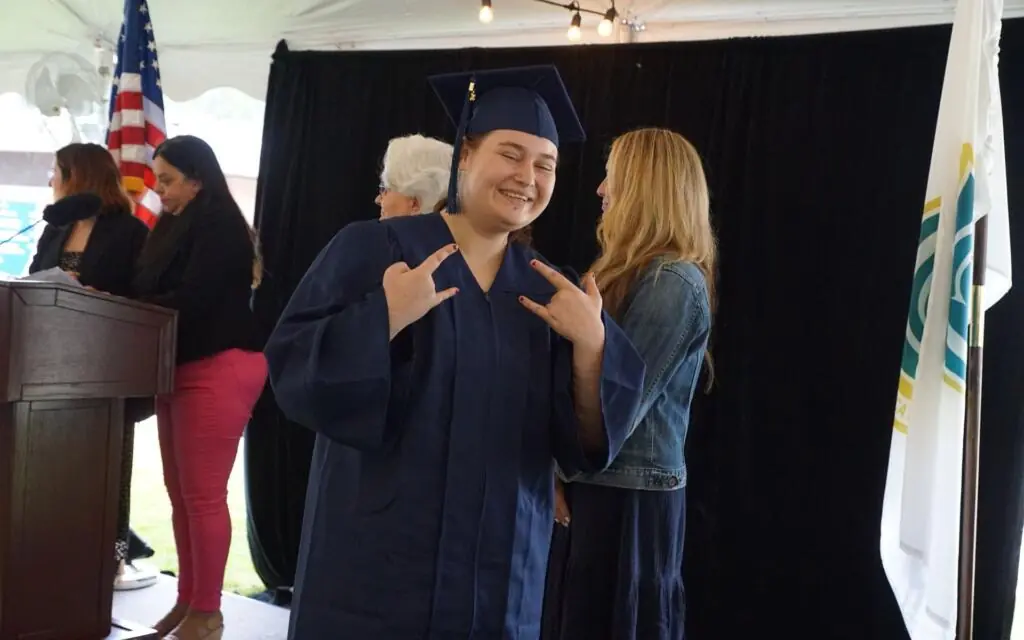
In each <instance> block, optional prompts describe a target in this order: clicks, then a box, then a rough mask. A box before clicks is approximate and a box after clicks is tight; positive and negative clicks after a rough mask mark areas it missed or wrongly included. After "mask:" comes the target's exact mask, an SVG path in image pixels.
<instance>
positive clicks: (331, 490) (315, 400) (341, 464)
mask: <svg viewBox="0 0 1024 640" xmlns="http://www.w3.org/2000/svg"><path fill="white" fill-rule="evenodd" d="M430 81H431V84H432V85H433V87H434V90H435V92H436V93H437V95H438V96H439V98H440V99H441V100H442V102H443V103H444V105H445V107H446V109H447V111H448V114H449V116H451V117H452V118H453V120H455V121H456V122H458V125H459V126H458V134H457V138H456V140H455V153H454V159H453V163H452V167H453V174H452V183H451V188H450V191H449V197H448V202H447V204H448V206H447V208H446V210H445V211H443V212H441V213H436V214H424V215H420V216H409V217H401V218H395V219H389V220H374V221H367V222H356V223H352V224H350V225H348V226H347V227H345V228H344V229H342V230H341V231H340V232H339V233H338V234H337V235H336V236H335V237H334V239H333V240H332V241H331V242H330V244H328V246H327V247H326V248H325V249H324V250H323V251H322V252H321V254H320V255H319V256H318V257H317V259H316V260H315V262H314V263H313V264H312V266H311V267H310V269H309V271H308V272H307V273H306V275H305V277H304V278H303V280H302V281H301V283H300V284H299V286H298V288H297V289H296V291H295V293H294V295H293V297H292V298H291V300H290V302H289V303H288V305H287V307H286V308H285V310H284V313H283V314H282V316H281V319H280V321H279V324H278V326H277V328H276V329H275V331H274V333H273V335H272V336H271V338H270V340H269V343H268V345H267V347H266V354H267V358H268V361H269V363H270V372H271V373H270V376H271V382H272V384H273V388H274V391H275V395H276V397H277V402H278V404H279V406H280V407H281V409H282V410H283V411H284V412H285V414H287V415H288V416H289V418H291V419H292V420H294V421H296V422H298V423H300V424H303V425H305V426H306V427H308V428H311V429H313V430H315V431H316V432H317V434H318V435H317V441H316V447H315V450H314V459H313V464H312V468H311V470H310V482H309V488H308V491H307V498H306V514H305V522H304V527H303V529H304V530H303V540H302V544H301V548H300V554H299V564H298V572H297V576H296V585H295V596H294V600H293V606H292V615H291V625H290V629H289V638H291V639H293V640H328V639H329V640H338V639H347V638H351V639H354V640H426V639H429V640H448V639H451V640H455V639H458V640H467V639H468V640H513V639H514V640H536V639H537V638H538V637H539V635H540V624H541V608H542V601H543V597H544V578H545V572H546V565H547V560H548V549H549V545H550V539H551V530H552V526H553V516H554V514H553V511H554V506H553V504H554V486H553V478H554V469H555V462H556V461H557V463H558V465H559V466H560V467H561V468H562V469H563V470H567V471H568V472H570V473H574V472H586V471H599V470H601V469H603V468H605V467H607V465H608V464H609V463H610V461H611V460H612V459H613V458H614V457H615V456H616V454H617V453H618V451H619V449H620V448H621V446H622V443H623V440H624V438H625V434H626V433H627V432H628V430H629V429H630V426H631V424H632V422H633V420H634V416H635V414H636V412H637V411H638V407H639V402H640V398H641V394H642V388H643V381H644V363H643V360H642V358H641V357H640V356H639V354H638V353H637V351H636V350H635V348H634V347H633V346H632V344H631V343H630V342H629V341H628V340H627V339H626V337H625V335H624V334H623V332H622V331H621V329H620V328H619V327H618V326H616V324H615V323H614V321H612V320H611V318H610V316H608V315H607V314H605V313H604V312H603V311H602V301H601V295H600V293H599V292H598V289H597V286H596V284H595V281H594V279H593V278H592V277H590V276H588V277H585V278H584V279H583V281H582V282H575V281H574V279H573V278H571V276H566V275H564V274H562V273H561V272H559V271H558V270H556V269H554V268H552V267H551V266H550V265H548V264H547V263H546V262H545V261H544V260H543V258H541V257H540V256H539V255H538V254H537V253H536V252H534V251H533V250H532V249H530V248H529V247H528V246H526V245H523V244H519V243H516V242H514V241H512V242H510V240H509V236H510V234H512V233H513V232H515V231H516V230H518V229H522V228H524V227H526V226H527V225H529V224H530V223H531V222H533V221H534V220H535V219H536V218H537V217H538V216H539V215H540V214H541V213H542V212H543V211H544V209H545V207H546V206H547V204H548V202H549V201H550V198H551V193H552V190H553V189H554V185H555V171H556V166H557V161H558V146H559V143H560V142H577V141H582V140H583V139H584V134H583V131H582V127H581V126H580V123H579V119H578V118H577V116H576V113H575V110H574V108H573V106H572V104H571V102H570V100H569V97H568V95H567V94H566V91H565V87H564V86H563V84H562V81H561V78H560V77H559V75H558V72H557V70H556V69H555V68H554V67H551V66H542V67H531V68H521V69H504V70H490V71H477V72H473V73H459V74H447V75H442V76H435V77H432V78H431V79H430Z"/></svg>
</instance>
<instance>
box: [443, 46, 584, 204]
mask: <svg viewBox="0 0 1024 640" xmlns="http://www.w3.org/2000/svg"><path fill="white" fill-rule="evenodd" d="M430 84H431V85H432V86H433V87H434V92H435V93H436V94H437V97H438V98H440V100H441V103H442V104H443V105H444V108H445V111H446V112H447V113H448V117H449V118H451V120H452V122H454V123H455V124H456V126H457V127H458V130H457V131H456V133H455V145H454V146H455V154H454V157H453V158H452V176H451V181H450V183H449V185H448V203H447V210H448V212H449V213H458V210H459V204H458V200H457V197H458V175H459V174H458V171H459V157H460V156H461V155H462V140H463V138H465V137H466V136H467V135H469V136H473V135H483V134H485V133H490V132H491V131H497V130H499V129H509V130H512V131H521V132H523V133H528V134H530V135H535V136H538V137H541V138H546V139H547V140H550V141H551V142H552V143H554V145H555V146H556V147H557V146H558V144H559V142H560V141H561V142H583V141H584V140H586V139H587V136H586V134H585V133H584V132H583V126H582V125H581V124H580V119H579V116H577V115H576V109H575V108H574V107H573V105H572V100H570V99H569V93H568V92H567V91H566V89H565V85H564V84H563V83H562V77H561V76H560V75H558V69H556V68H555V67H554V66H552V65H541V66H535V67H516V68H510V69H487V70H482V71H467V72H464V73H446V74H442V75H436V76H431V78H430Z"/></svg>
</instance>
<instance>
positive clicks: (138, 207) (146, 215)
mask: <svg viewBox="0 0 1024 640" xmlns="http://www.w3.org/2000/svg"><path fill="white" fill-rule="evenodd" d="M135 217H136V218H138V219H139V220H142V221H143V222H144V223H146V226H147V227H149V228H150V229H152V228H153V226H154V225H155V224H156V221H157V216H155V215H153V212H152V211H150V210H149V209H147V208H146V206H145V205H143V204H142V203H141V202H136V203H135Z"/></svg>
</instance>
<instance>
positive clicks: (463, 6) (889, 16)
mask: <svg viewBox="0 0 1024 640" xmlns="http://www.w3.org/2000/svg"><path fill="white" fill-rule="evenodd" d="M4 4H5V5H6V6H5V7H4V9H3V19H2V20H0V94H2V93H6V92H18V93H21V92H22V91H23V90H24V86H25V74H26V71H27V70H28V68H29V67H30V66H31V65H32V63H34V62H35V61H36V60H38V59H39V58H40V57H41V56H43V55H45V54H47V53H52V52H73V53H78V54H80V55H83V56H84V57H86V59H89V60H92V59H94V56H95V43H96V42H97V41H99V42H102V43H105V45H106V46H108V47H110V46H111V45H112V43H114V42H115V41H116V38H117V34H118V30H119V28H120V23H121V12H122V7H123V0H31V1H16V0H8V1H7V2H5V3H4ZM580 4H581V5H582V6H583V7H584V8H586V9H592V10H595V11H605V10H606V9H607V8H608V7H609V6H611V0H581V2H580ZM953 4H954V3H953V0H724V1H723V0H618V1H617V2H616V8H617V9H618V11H619V13H620V15H621V16H623V17H627V16H628V17H630V18H633V19H634V20H636V21H638V23H642V24H643V25H644V26H645V30H643V31H641V32H638V33H631V32H630V30H628V29H625V28H620V29H619V31H620V33H618V34H616V35H615V36H613V37H611V38H601V37H600V36H598V35H597V33H596V26H597V23H598V21H599V20H600V18H599V17H598V16H594V15H586V14H585V15H584V18H583V37H582V40H581V43H584V44H586V43H601V42H609V41H616V39H618V40H622V39H623V38H625V37H629V36H630V35H632V37H634V38H635V39H636V40H637V41H665V40H694V39H712V38H725V37H736V36H750V35H781V34H793V33H811V32H828V31H847V30H857V29H870V28H884V27H890V26H892V27H895V26H909V25H916V24H933V23H939V22H950V21H951V20H952V15H953ZM479 6H480V5H479V2H477V1H476V0H177V1H173V2H172V1H170V0H151V2H150V13H151V15H152V21H153V26H154V29H155V34H156V42H157V47H158V50H159V53H160V57H161V71H162V74H163V85H164V90H165V92H166V94H167V95H168V96H169V97H171V98H173V99H175V100H178V101H184V100H189V99H191V98H194V97H196V96H198V95H200V94H202V93H203V92H205V91H207V90H209V89H211V88H214V87H223V86H229V87H233V88H237V89H239V90H241V91H243V92H245V93H247V94H249V95H250V96H252V97H254V98H257V99H260V100H262V99H263V97H264V96H265V93H266V80H267V73H268V67H269V62H270V55H271V53H272V52H273V49H274V46H275V44H276V43H277V41H278V40H280V39H282V38H283V39H286V40H287V41H288V42H289V46H290V47H291V48H292V49H409V48H465V47H475V46H492V47H493V46H541V45H565V44H569V42H568V40H567V38H566V29H567V27H568V24H569V19H570V15H569V12H568V11H566V10H564V9H560V8H558V7H553V6H548V5H545V4H541V3H538V2H534V1H532V0H493V6H494V21H493V22H492V23H490V24H488V25H483V24H480V22H479V20H478V18H477V11H478V8H479ZM1006 7H1007V16H1008V17H1010V16H1016V15H1024V0H1007V1H1006Z"/></svg>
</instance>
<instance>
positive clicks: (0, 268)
mask: <svg viewBox="0 0 1024 640" xmlns="http://www.w3.org/2000/svg"><path fill="white" fill-rule="evenodd" d="M38 211H39V204H38V203H37V202H24V201H21V202H19V201H16V200H0V242H4V241H5V240H6V242H4V244H2V245H0V274H3V275H5V276H8V277H11V278H20V277H21V276H24V275H28V267H29V264H31V262H32V256H33V255H35V252H36V243H37V242H38V238H39V233H38V231H39V229H38V228H39V227H41V226H42V224H39V225H37V226H36V227H34V228H31V229H26V227H30V226H31V225H32V223H33V222H35V221H36V220H37V219H38V218H39V215H40V214H39V213H38ZM19 231H21V233H20V234H18V235H16V236H15V234H17V233H18V232H19ZM12 236H13V237H12ZM8 238H10V239H9V240H8Z"/></svg>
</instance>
